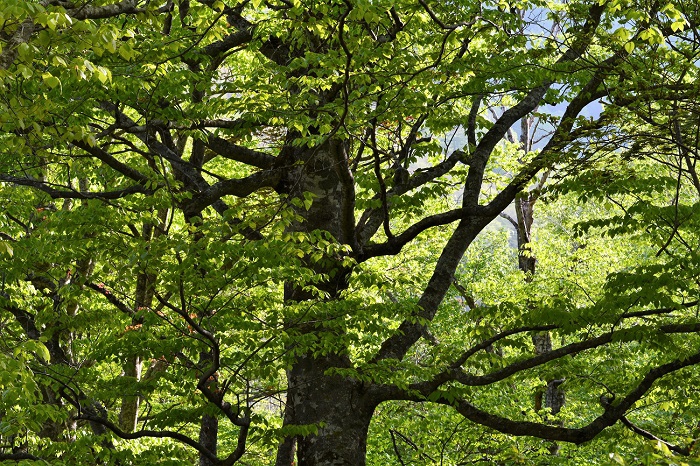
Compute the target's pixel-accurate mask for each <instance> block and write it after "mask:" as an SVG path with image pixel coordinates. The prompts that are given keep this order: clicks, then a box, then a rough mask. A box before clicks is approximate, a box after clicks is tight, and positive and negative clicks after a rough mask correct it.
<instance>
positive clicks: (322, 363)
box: [277, 139, 377, 466]
mask: <svg viewBox="0 0 700 466" xmlns="http://www.w3.org/2000/svg"><path fill="white" fill-rule="evenodd" d="M288 142H289V141H288ZM280 159H281V160H283V161H284V163H285V164H286V165H288V166H289V167H291V168H290V169H289V170H287V177H286V179H285V180H284V181H283V182H282V186H280V187H279V188H278V189H280V190H282V191H286V192H287V193H288V194H289V195H290V197H292V198H304V196H305V194H306V193H311V194H312V195H313V203H312V204H311V206H310V207H309V208H308V209H305V208H298V209H297V212H298V214H299V215H300V216H301V217H303V219H304V220H303V221H302V222H298V223H294V224H292V225H290V227H289V229H290V230H291V231H302V232H311V231H314V230H324V231H327V232H329V233H330V234H331V235H333V237H334V238H335V239H336V241H337V242H338V243H340V244H345V245H350V246H353V245H354V244H355V239H354V224H355V219H354V198H355V196H354V181H353V178H352V173H351V172H350V170H349V165H348V159H347V147H346V144H345V143H344V142H342V141H336V140H332V139H331V140H329V141H326V142H325V143H324V144H322V145H321V146H319V147H316V148H312V149H304V148H297V147H294V146H293V145H292V144H287V146H286V147H285V148H284V149H283V150H282V152H281V154H280ZM306 265H307V266H308V267H310V268H312V269H314V270H315V271H316V272H317V273H318V274H324V275H325V276H327V277H328V279H327V280H326V281H325V282H324V283H318V284H315V286H317V287H318V288H319V289H320V290H321V291H323V292H324V293H325V298H324V299H325V300H327V301H332V300H336V299H340V294H341V292H342V291H343V290H345V289H346V288H347V276H348V274H349V273H350V270H348V269H347V268H345V267H344V266H343V265H342V257H332V256H329V257H325V258H324V259H323V260H322V261H318V262H311V261H307V264H306ZM314 299H318V297H315V296H314V295H313V293H310V292H309V291H308V290H303V289H302V288H301V287H298V286H294V285H293V284H291V283H287V284H286V285H285V300H286V301H287V302H289V303H297V302H301V301H307V300H314ZM289 325H293V326H294V327H295V328H296V329H297V330H298V331H301V332H302V333H306V334H316V336H317V337H319V340H323V339H326V338H327V334H328V333H331V334H333V336H337V334H338V333H339V332H341V330H339V329H337V328H327V327H325V326H324V325H323V324H322V323H319V322H314V321H310V322H290V323H289ZM324 335H326V336H325V337H324ZM334 340H335V341H338V339H337V338H334ZM296 350H297V351H299V349H298V348H297V349H296ZM335 367H341V368H343V367H345V368H347V367H350V361H349V358H348V357H347V356H346V351H345V350H344V349H343V348H329V349H328V354H326V355H323V356H318V355H312V354H311V352H307V353H305V354H304V353H302V354H300V355H299V356H297V358H296V360H295V361H294V362H293V364H292V367H291V369H290V370H289V371H288V374H287V384H288V391H287V405H286V408H285V418H284V425H285V427H287V428H290V429H291V430H292V431H295V430H296V431H297V432H298V434H296V435H294V436H293V437H288V438H286V439H285V440H283V442H282V443H281V444H280V447H279V450H278V454H277V466H283V465H285V466H289V465H291V464H292V463H293V459H294V456H295V455H294V452H295V451H296V457H297V463H296V464H297V465H298V466H316V465H324V466H333V465H348V466H349V465H364V464H365V452H366V448H367V430H368V428H369V423H370V421H371V419H372V414H373V412H374V408H375V407H376V405H377V403H376V402H374V401H373V399H376V397H372V396H370V395H369V394H367V393H365V391H364V390H363V386H362V384H361V383H359V382H357V381H355V380H352V379H349V378H346V377H341V376H335V375H331V374H330V373H329V371H330V370H331V369H332V368H335Z"/></svg>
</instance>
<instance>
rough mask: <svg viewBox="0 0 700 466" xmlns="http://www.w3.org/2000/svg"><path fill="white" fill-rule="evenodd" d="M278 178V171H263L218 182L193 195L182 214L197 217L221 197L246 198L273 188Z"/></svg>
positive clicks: (279, 175) (279, 174) (279, 173)
mask: <svg viewBox="0 0 700 466" xmlns="http://www.w3.org/2000/svg"><path fill="white" fill-rule="evenodd" d="M280 177H281V172H280V171H279V170H264V171H260V172H257V173H254V174H252V175H250V176H248V177H246V178H241V179H231V180H224V181H220V182H218V183H216V184H214V185H212V186H209V187H207V188H206V189H203V190H202V191H201V192H200V193H198V194H195V195H194V197H193V198H192V200H191V201H189V202H187V203H185V204H184V206H183V212H184V213H185V215H189V214H192V215H197V213H199V212H201V211H202V210H203V209H204V208H206V207H208V206H210V205H212V204H214V203H215V202H216V201H218V200H220V199H221V198H222V197H223V196H237V197H246V196H248V195H250V194H251V193H253V192H255V191H257V190H259V189H262V188H272V187H275V186H277V184H278V183H279V181H280Z"/></svg>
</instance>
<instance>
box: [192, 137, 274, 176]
mask: <svg viewBox="0 0 700 466" xmlns="http://www.w3.org/2000/svg"><path fill="white" fill-rule="evenodd" d="M206 145H207V147H208V148H209V149H211V150H212V151H214V152H216V153H217V154H218V155H220V156H222V157H225V158H227V159H229V160H234V161H236V162H241V163H244V164H246V165H251V166H253V167H257V168H262V169H269V168H272V166H273V165H274V163H275V160H276V158H275V157H273V156H271V155H268V154H266V153H264V152H258V151H256V150H253V149H248V148H247V147H243V146H239V145H238V144H234V143H232V142H229V141H227V140H226V139H223V138H220V137H218V136H213V135H210V136H209V137H208V138H207V141H206Z"/></svg>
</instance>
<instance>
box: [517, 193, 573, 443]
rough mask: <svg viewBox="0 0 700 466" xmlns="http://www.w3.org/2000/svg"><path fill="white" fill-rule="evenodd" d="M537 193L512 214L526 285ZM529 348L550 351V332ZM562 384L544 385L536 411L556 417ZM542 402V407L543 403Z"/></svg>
mask: <svg viewBox="0 0 700 466" xmlns="http://www.w3.org/2000/svg"><path fill="white" fill-rule="evenodd" d="M536 200H537V193H534V194H533V193H530V192H524V193H521V194H520V195H518V196H517V197H516V198H515V211H516V215H517V236H518V266H519V267H520V270H522V271H523V272H524V273H525V281H527V282H531V281H532V279H533V276H534V274H535V269H536V266H537V258H536V257H535V256H534V254H533V253H532V249H531V248H530V241H531V233H532V222H533V218H534V205H535V201H536ZM532 344H533V346H534V350H535V354H537V355H540V354H545V353H548V352H550V351H552V336H551V334H550V333H549V332H538V333H534V334H533V335H532ZM562 382H563V380H558V379H556V380H555V379H552V380H548V381H547V386H546V387H545V389H544V390H543V391H540V392H538V393H536V394H535V409H536V410H538V411H539V410H540V409H542V408H543V407H544V408H548V409H549V410H550V412H551V414H552V415H556V414H557V413H558V412H559V411H560V410H561V409H562V408H563V407H564V404H565V403H566V395H565V394H564V390H563V389H562V388H561V387H560V385H561V384H562ZM543 401H544V403H543ZM549 450H550V452H551V453H552V454H553V455H555V454H557V453H558V452H559V445H558V444H557V443H556V442H554V443H552V445H551V446H550V449H549Z"/></svg>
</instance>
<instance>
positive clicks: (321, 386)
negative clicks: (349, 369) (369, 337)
mask: <svg viewBox="0 0 700 466" xmlns="http://www.w3.org/2000/svg"><path fill="white" fill-rule="evenodd" d="M345 364H346V361H343V360H342V359H341V358H338V357H332V356H331V357H325V358H323V359H315V358H311V357H301V358H299V359H298V360H297V362H296V364H295V365H294V367H293V368H292V370H291V372H290V375H289V385H290V388H289V392H288V395H287V405H288V407H290V408H291V409H292V412H293V413H294V414H293V424H294V425H297V426H308V427H312V428H314V429H316V430H315V433H314V434H311V435H300V436H298V437H297V459H298V463H297V464H298V466H321V465H323V466H351V465H352V466H362V465H364V464H365V454H366V450H367V430H368V428H369V423H370V421H371V419H372V414H373V413H374V409H375V407H376V405H377V403H376V401H375V399H374V397H373V396H372V395H371V394H369V393H367V392H365V391H364V390H363V387H362V384H361V383H360V382H357V381H354V380H351V379H348V378H345V377H340V376H331V375H327V374H326V373H325V372H326V371H327V370H328V369H329V368H332V367H342V366H343V365H345Z"/></svg>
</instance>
